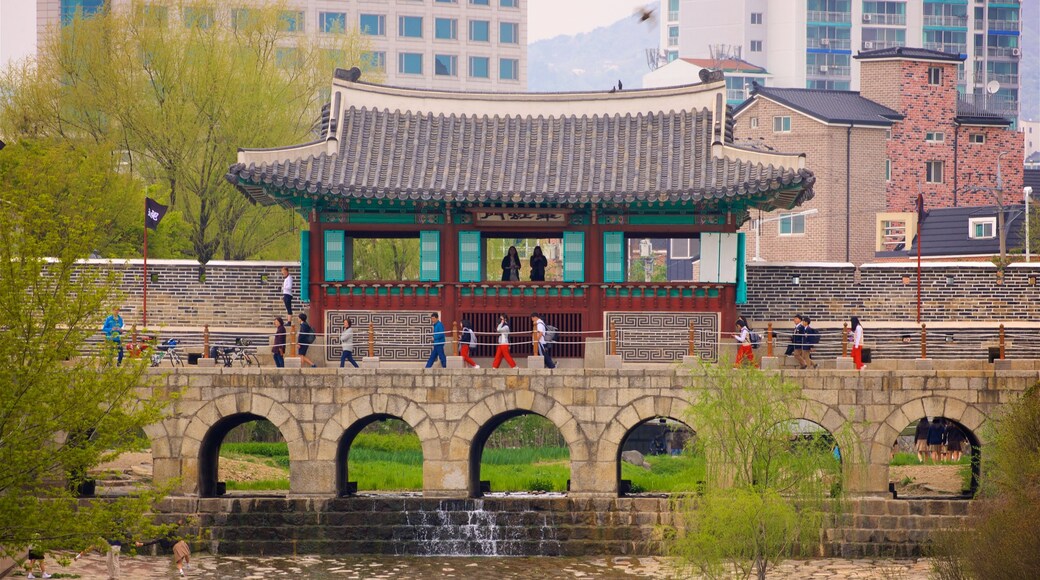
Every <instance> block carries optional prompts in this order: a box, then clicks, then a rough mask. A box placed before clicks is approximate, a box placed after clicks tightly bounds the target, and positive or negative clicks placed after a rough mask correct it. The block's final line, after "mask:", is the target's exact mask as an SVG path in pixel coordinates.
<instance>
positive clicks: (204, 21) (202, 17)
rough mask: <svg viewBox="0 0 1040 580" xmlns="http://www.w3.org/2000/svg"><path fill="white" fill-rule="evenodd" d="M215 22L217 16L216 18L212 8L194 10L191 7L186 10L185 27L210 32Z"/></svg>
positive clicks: (196, 8) (195, 8)
mask: <svg viewBox="0 0 1040 580" xmlns="http://www.w3.org/2000/svg"><path fill="white" fill-rule="evenodd" d="M214 22H216V16H214V14H213V9H212V8H201V7H194V8H193V7H191V6H188V7H185V8H184V26H185V27H187V28H201V29H202V30H208V29H209V28H211V27H212V26H213V23H214Z"/></svg>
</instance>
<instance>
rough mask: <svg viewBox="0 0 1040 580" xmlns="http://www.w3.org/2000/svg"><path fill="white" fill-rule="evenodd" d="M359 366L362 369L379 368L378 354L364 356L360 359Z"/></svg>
mask: <svg viewBox="0 0 1040 580" xmlns="http://www.w3.org/2000/svg"><path fill="white" fill-rule="evenodd" d="M361 368H363V369H378V368H379V357H378V356H366V357H363V358H362V359H361Z"/></svg>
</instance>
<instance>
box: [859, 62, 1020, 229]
mask: <svg viewBox="0 0 1040 580" xmlns="http://www.w3.org/2000/svg"><path fill="white" fill-rule="evenodd" d="M855 58H856V59H858V60H859V61H860V94H862V95H863V96H864V97H866V98H868V99H870V100H872V101H875V102H877V103H880V104H882V105H884V106H886V107H889V108H891V109H895V110H896V111H899V113H900V114H902V115H903V119H902V120H901V121H900V122H899V123H897V124H896V125H895V126H893V128H892V137H891V139H889V142H888V146H887V156H886V160H887V161H886V165H888V166H889V167H890V171H889V176H888V177H889V179H888V186H887V188H886V195H885V197H886V203H887V205H888V210H889V211H895V212H898V211H910V210H913V208H914V206H915V203H916V199H917V194H918V192H919V191H920V192H921V193H923V194H924V197H925V205H926V207H959V206H968V207H972V206H981V205H992V204H993V203H994V199H993V197H992V193H990V192H987V191H978V189H977V188H980V187H990V188H993V187H996V186H997V180H996V167H997V159H998V157H999V158H1000V160H1001V163H1000V167H1001V173H1002V177H1003V186H1004V195H1005V199H1004V203H1005V204H1008V203H1021V202H1022V161H1021V160H1022V159H1024V157H1025V156H1024V147H1025V145H1024V141H1023V135H1022V134H1021V133H1018V132H1016V131H1013V130H1012V129H1011V126H1012V122H1013V120H1012V119H1008V118H1005V117H1002V116H1000V115H996V114H993V113H990V112H989V111H987V110H986V109H985V108H984V107H979V106H977V105H976V104H974V103H972V102H969V101H966V100H963V99H962V98H961V97H960V95H959V94H958V92H957V75H958V72H957V71H958V65H959V64H960V63H961V62H963V61H964V58H965V57H964V55H959V54H949V53H944V52H938V51H934V50H926V49H920V48H888V49H884V50H874V51H870V52H861V53H859V54H858V55H856V57H855Z"/></svg>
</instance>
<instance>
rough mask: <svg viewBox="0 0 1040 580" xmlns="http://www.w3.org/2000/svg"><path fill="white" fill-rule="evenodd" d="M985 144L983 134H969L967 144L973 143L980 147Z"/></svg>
mask: <svg viewBox="0 0 1040 580" xmlns="http://www.w3.org/2000/svg"><path fill="white" fill-rule="evenodd" d="M985 142H986V135H985V133H970V134H969V135H968V143H974V144H976V145H982V144H983V143H985Z"/></svg>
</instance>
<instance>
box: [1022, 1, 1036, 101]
mask: <svg viewBox="0 0 1040 580" xmlns="http://www.w3.org/2000/svg"><path fill="white" fill-rule="evenodd" d="M1021 19H1022V37H1021V41H1022V59H1021V60H1020V61H1019V71H1018V72H1019V74H1020V75H1022V76H1021V83H1022V85H1021V89H1019V91H1018V94H1019V99H1020V100H1021V103H1022V118H1023V119H1032V120H1040V2H1037V1H1036V0H1033V1H1032V2H1023V3H1022V15H1021Z"/></svg>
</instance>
